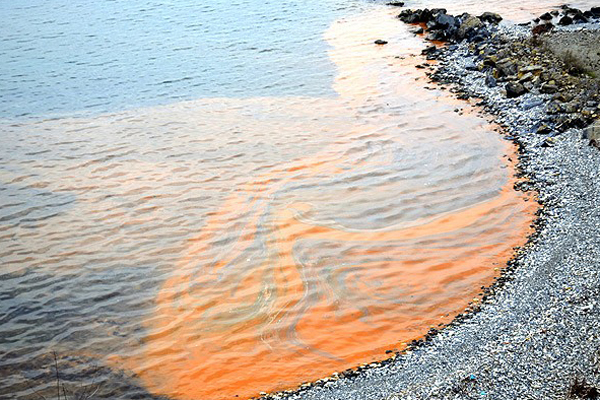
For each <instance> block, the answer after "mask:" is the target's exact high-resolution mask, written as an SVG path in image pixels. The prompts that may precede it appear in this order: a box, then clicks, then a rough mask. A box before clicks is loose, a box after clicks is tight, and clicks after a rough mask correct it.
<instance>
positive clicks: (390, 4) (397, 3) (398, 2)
mask: <svg viewBox="0 0 600 400" xmlns="http://www.w3.org/2000/svg"><path fill="white" fill-rule="evenodd" d="M387 5H388V6H394V7H404V2H403V1H392V2H390V3H387Z"/></svg>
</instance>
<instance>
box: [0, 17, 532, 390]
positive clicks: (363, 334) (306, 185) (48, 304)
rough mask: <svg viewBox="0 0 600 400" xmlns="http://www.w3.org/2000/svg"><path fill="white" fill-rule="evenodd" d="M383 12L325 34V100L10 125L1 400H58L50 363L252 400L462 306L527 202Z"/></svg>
mask: <svg viewBox="0 0 600 400" xmlns="http://www.w3.org/2000/svg"><path fill="white" fill-rule="evenodd" d="M393 15H394V14H393V12H390V10H388V9H387V8H383V7H374V8H373V10H372V11H368V12H365V13H360V14H358V15H355V16H351V17H348V18H345V19H341V20H339V21H336V22H335V23H334V24H332V26H331V28H330V29H329V30H328V31H327V32H325V34H324V37H325V40H326V41H327V42H328V43H329V45H330V46H331V48H330V51H329V56H330V58H331V60H332V61H333V62H334V63H335V65H336V67H337V69H338V75H337V78H336V80H335V83H334V89H335V91H336V92H337V93H338V95H339V96H338V97H336V98H311V97H261V98H250V99H234V98H212V99H200V100H195V101H190V102H182V103H175V104H171V105H168V106H161V107H154V108H143V109H133V110H129V111H125V112H120V113H113V114H104V115H100V116H96V117H93V118H86V119H83V118H62V119H55V120H39V121H30V122H10V121H4V122H2V125H1V128H2V134H3V138H4V139H3V144H4V148H3V150H2V153H1V154H2V157H1V160H0V174H1V175H0V178H1V179H2V182H4V184H3V194H2V196H3V197H2V198H3V204H2V207H1V208H0V210H1V211H2V213H1V215H0V240H1V242H2V246H1V248H0V258H1V260H2V270H1V271H0V272H1V274H2V281H3V291H2V297H1V298H2V306H3V309H4V310H5V311H4V312H3V314H2V326H1V327H0V336H1V337H2V342H3V343H4V344H3V347H4V349H3V350H2V353H1V354H2V362H1V366H0V372H3V373H6V376H7V378H6V381H5V383H4V385H5V386H4V389H3V391H1V392H0V393H1V394H7V393H10V394H13V395H15V396H17V397H22V398H26V397H35V396H34V395H33V394H32V393H33V392H32V391H31V389H30V388H29V387H28V386H29V385H30V384H31V385H32V386H33V388H34V389H35V390H40V391H41V393H51V392H50V391H51V390H52V384H53V383H52V381H51V379H50V380H41V379H39V376H38V375H36V373H35V372H31V371H33V370H34V367H35V368H43V367H44V365H41V364H40V362H36V361H32V360H40V359H43V357H45V355H47V354H48V352H50V351H51V350H56V351H57V352H58V353H59V354H60V355H61V357H63V358H64V357H68V358H69V360H68V361H69V363H67V361H65V360H64V359H62V358H61V362H64V363H67V364H65V365H68V369H67V371H66V372H65V374H66V375H67V376H66V378H65V379H67V380H68V379H69V377H68V376H69V374H71V375H72V376H80V375H81V374H82V373H84V371H85V368H87V367H85V363H86V362H87V363H89V360H95V361H93V362H95V363H97V364H99V365H102V366H107V367H110V368H111V369H112V370H122V371H124V372H125V373H126V376H127V377H128V379H130V380H131V381H132V382H135V383H136V384H138V385H140V387H143V388H145V390H148V391H150V392H151V393H153V394H158V395H165V396H168V397H170V398H176V399H230V398H233V397H234V396H239V397H249V396H252V395H256V394H258V392H259V391H262V390H265V391H271V390H279V389H285V388H290V387H294V386H296V385H297V384H299V383H300V382H303V381H307V380H314V379H318V378H320V377H323V376H325V375H328V374H331V373H332V372H334V371H339V370H343V369H346V368H349V367H353V366H356V365H357V364H359V363H363V362H369V361H371V360H374V359H382V358H385V353H384V352H385V350H387V349H400V348H402V346H403V345H402V343H403V342H404V341H408V340H411V339H413V338H417V337H419V336H421V335H423V334H424V333H425V332H426V331H427V330H428V329H429V328H430V327H431V326H436V325H438V324H439V323H443V322H447V321H449V320H450V319H451V318H452V316H453V315H455V314H456V313H457V312H459V311H461V310H462V309H463V308H464V307H465V306H466V305H467V303H468V301H469V300H470V299H472V298H473V297H474V296H475V295H476V294H477V293H478V292H479V288H480V286H481V285H484V284H488V283H490V281H491V279H492V277H493V276H494V275H495V271H494V267H496V266H499V265H502V264H503V263H504V262H506V261H507V260H508V258H509V257H510V256H511V249H512V247H513V246H515V245H518V244H521V243H523V241H524V237H525V235H526V233H527V232H528V229H529V228H528V227H529V224H530V222H531V219H532V213H533V211H534V210H535V207H534V202H532V201H524V198H523V196H522V195H521V194H519V193H516V192H514V191H513V190H512V184H513V181H512V174H513V170H512V167H511V164H510V162H509V161H508V156H507V155H509V154H512V149H511V148H510V147H509V146H508V145H507V144H506V142H503V141H502V140H501V137H500V136H499V135H498V134H497V133H496V132H493V131H492V129H493V128H492V127H491V126H490V125H488V124H487V123H486V121H484V120H483V119H481V118H479V117H477V116H476V115H475V114H474V113H470V114H469V113H467V114H466V115H458V114H457V113H455V112H454V111H453V110H454V109H455V108H457V107H459V108H468V106H467V105H466V104H462V103H457V102H456V101H453V100H451V98H450V97H449V96H448V95H447V94H445V93H443V92H442V91H440V90H438V89H427V88H425V86H427V83H426V79H425V78H424V75H423V74H422V72H420V71H419V70H416V69H415V68H414V65H415V64H416V63H418V62H421V60H420V59H419V58H418V57H412V56H411V54H417V53H419V51H420V49H421V48H422V46H423V44H422V43H421V42H420V41H419V39H418V38H414V37H413V36H412V35H410V34H408V31H407V28H406V27H405V26H403V25H402V24H400V23H399V22H398V21H397V20H395V19H394V18H393ZM379 38H385V39H386V40H389V41H390V43H389V44H388V45H386V46H375V45H374V44H373V41H374V40H375V39H379ZM44 360H45V361H47V360H46V359H44ZM78 360H79V361H78ZM81 360H84V361H81ZM82 365H83V366H82ZM30 370H31V371H30ZM28 371H30V372H28ZM82 371H83V372H82ZM78 374H79V375H78ZM98 379H99V380H106V381H107V382H106V383H105V386H110V385H111V383H110V378H107V377H106V376H104V377H100V378H98ZM24 382H26V383H27V384H25V383H24ZM0 389H1V387H0ZM46 391H48V392H46ZM105 393H107V392H105ZM131 396H132V394H131V393H130V392H129V393H128V392H126V391H125V392H122V393H117V394H115V395H114V396H113V397H121V398H130V397H131Z"/></svg>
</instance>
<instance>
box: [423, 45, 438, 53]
mask: <svg viewBox="0 0 600 400" xmlns="http://www.w3.org/2000/svg"><path fill="white" fill-rule="evenodd" d="M435 52H437V47H435V46H429V47H426V48H424V49H423V50H422V51H421V54H423V55H425V54H433V53H435Z"/></svg>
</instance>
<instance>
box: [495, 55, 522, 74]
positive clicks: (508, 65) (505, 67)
mask: <svg viewBox="0 0 600 400" xmlns="http://www.w3.org/2000/svg"><path fill="white" fill-rule="evenodd" d="M496 67H497V69H498V72H499V73H500V74H499V75H500V76H501V77H502V76H512V75H516V74H517V72H518V67H517V64H515V62H514V61H513V60H510V59H504V60H501V61H499V62H498V63H497V64H496Z"/></svg>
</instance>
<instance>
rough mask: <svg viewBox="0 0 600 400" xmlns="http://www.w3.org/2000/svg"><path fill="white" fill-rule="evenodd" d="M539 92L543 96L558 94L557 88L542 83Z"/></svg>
mask: <svg viewBox="0 0 600 400" xmlns="http://www.w3.org/2000/svg"><path fill="white" fill-rule="evenodd" d="M540 92H541V93H545V94H552V93H556V92H558V87H557V86H556V85H551V84H549V83H543V84H542V87H540Z"/></svg>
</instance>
